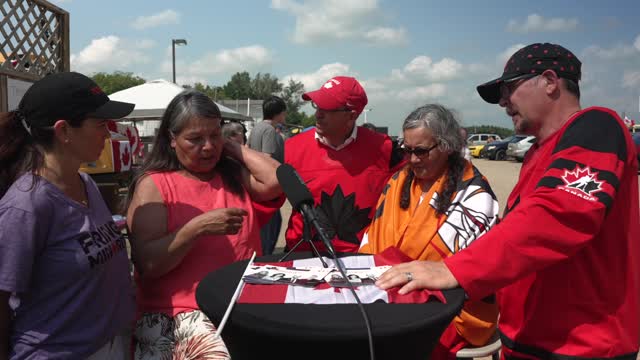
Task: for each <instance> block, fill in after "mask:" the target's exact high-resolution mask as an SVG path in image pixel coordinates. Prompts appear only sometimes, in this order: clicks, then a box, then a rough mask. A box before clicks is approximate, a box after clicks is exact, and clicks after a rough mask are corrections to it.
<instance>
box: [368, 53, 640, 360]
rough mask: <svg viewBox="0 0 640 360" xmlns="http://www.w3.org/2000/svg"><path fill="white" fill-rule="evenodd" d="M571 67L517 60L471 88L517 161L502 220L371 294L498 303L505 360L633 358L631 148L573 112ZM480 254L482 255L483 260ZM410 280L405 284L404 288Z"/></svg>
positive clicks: (546, 58)
mask: <svg viewBox="0 0 640 360" xmlns="http://www.w3.org/2000/svg"><path fill="white" fill-rule="evenodd" d="M580 68H581V63H580V61H579V60H578V59H577V58H576V57H575V55H573V54H572V53H571V52H570V51H568V50H566V49H565V48H563V47H561V46H559V45H554V44H548V43H545V44H532V45H529V46H527V47H525V48H523V49H521V50H519V51H518V52H516V53H515V54H514V55H513V56H512V57H511V58H510V59H509V61H508V62H507V64H506V66H505V69H504V73H503V75H502V76H501V77H500V78H498V79H496V80H493V81H490V82H488V83H485V84H482V85H480V86H478V92H479V94H480V96H481V97H482V98H483V99H484V100H485V101H487V102H489V103H493V104H500V106H502V107H504V108H505V109H506V112H507V114H508V115H509V116H510V117H511V118H512V119H513V123H514V127H515V130H516V132H517V133H520V134H528V135H534V136H536V137H537V138H538V142H537V144H536V145H534V147H532V148H531V150H530V151H529V153H528V154H527V156H526V157H525V160H524V163H523V165H522V169H521V170H520V178H519V180H518V183H517V184H516V186H515V188H514V189H513V192H512V193H511V195H510V196H509V200H508V202H507V208H506V210H505V214H504V219H503V220H502V222H500V224H498V225H496V226H494V227H493V228H492V229H491V230H490V231H489V232H488V233H487V234H486V235H485V236H484V237H482V238H480V239H478V240H476V242H475V243H474V245H473V246H470V247H469V248H467V249H465V250H464V251H460V252H459V253H457V254H455V255H453V256H452V257H450V258H448V259H446V260H445V261H444V262H443V263H433V262H412V263H405V264H401V265H398V266H396V267H394V268H392V269H391V270H389V271H388V272H387V273H386V274H384V275H383V276H382V277H381V280H380V281H379V282H378V286H380V287H382V288H384V289H386V288H388V287H393V286H402V289H401V290H400V293H404V292H407V291H411V290H413V289H419V288H436V289H443V288H452V287H456V286H461V287H462V288H463V289H464V290H465V291H466V293H467V295H468V296H469V298H472V299H480V298H482V297H484V296H486V295H488V294H491V293H493V292H497V298H498V303H499V307H500V320H499V331H500V338H501V340H502V344H503V355H504V357H506V358H507V359H595V358H598V359H629V360H635V359H636V356H637V354H638V336H639V322H640V321H639V312H638V311H639V305H640V304H639V292H640V276H639V275H640V274H639V268H640V215H639V214H638V207H639V206H638V176H637V172H638V164H637V159H636V156H637V155H636V153H635V149H634V146H633V141H632V140H631V136H630V135H629V132H628V131H626V129H625V127H624V124H623V122H622V120H621V119H620V117H618V115H617V114H616V113H615V112H614V111H613V110H610V109H606V108H602V107H591V108H587V109H581V107H580V102H579V98H580V90H579V87H578V81H579V80H580V77H581V70H580ZM487 254H490V256H488V255H487ZM409 280H411V281H409Z"/></svg>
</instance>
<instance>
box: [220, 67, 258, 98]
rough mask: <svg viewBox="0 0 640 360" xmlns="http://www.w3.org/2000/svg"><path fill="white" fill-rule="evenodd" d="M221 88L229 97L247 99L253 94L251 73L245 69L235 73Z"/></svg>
mask: <svg viewBox="0 0 640 360" xmlns="http://www.w3.org/2000/svg"><path fill="white" fill-rule="evenodd" d="M222 89H223V90H224V93H225V94H226V95H227V96H228V97H229V98H230V99H249V98H251V95H253V93H252V92H251V75H249V73H248V72H246V71H243V72H238V73H235V74H233V76H231V80H229V82H227V83H226V84H225V85H224V86H223V87H222Z"/></svg>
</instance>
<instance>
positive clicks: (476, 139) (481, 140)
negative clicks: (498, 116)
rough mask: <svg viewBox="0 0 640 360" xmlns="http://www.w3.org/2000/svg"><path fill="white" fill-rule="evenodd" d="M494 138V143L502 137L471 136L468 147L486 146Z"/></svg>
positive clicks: (491, 135) (496, 135)
mask: <svg viewBox="0 0 640 360" xmlns="http://www.w3.org/2000/svg"><path fill="white" fill-rule="evenodd" d="M491 137H493V140H494V141H500V140H502V138H500V135H498V134H471V135H469V137H468V138H467V145H469V146H473V145H484V144H486V143H487V142H488V141H489V138H491Z"/></svg>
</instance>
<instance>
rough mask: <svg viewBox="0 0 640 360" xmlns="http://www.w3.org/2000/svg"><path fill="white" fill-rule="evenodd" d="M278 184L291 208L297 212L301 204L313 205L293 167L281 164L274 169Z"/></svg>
mask: <svg viewBox="0 0 640 360" xmlns="http://www.w3.org/2000/svg"><path fill="white" fill-rule="evenodd" d="M276 177H277V178H278V183H280V187H282V191H284V194H285V195H286V196H287V199H288V200H289V202H290V203H291V207H293V208H294V209H295V210H297V211H299V210H300V206H301V205H302V204H309V205H313V196H312V195H311V192H310V191H309V188H308V187H307V185H305V183H304V181H303V180H302V178H301V177H300V175H298V173H297V172H296V170H295V169H294V168H293V166H291V165H289V164H282V165H280V166H278V169H276Z"/></svg>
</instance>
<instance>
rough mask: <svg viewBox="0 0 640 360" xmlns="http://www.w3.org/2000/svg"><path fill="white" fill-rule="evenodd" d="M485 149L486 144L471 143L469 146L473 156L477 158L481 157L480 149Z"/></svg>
mask: <svg viewBox="0 0 640 360" xmlns="http://www.w3.org/2000/svg"><path fill="white" fill-rule="evenodd" d="M482 149H484V145H471V146H469V151H470V152H471V156H473V157H475V158H477V157H480V151H482Z"/></svg>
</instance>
